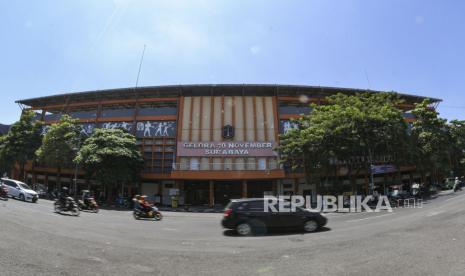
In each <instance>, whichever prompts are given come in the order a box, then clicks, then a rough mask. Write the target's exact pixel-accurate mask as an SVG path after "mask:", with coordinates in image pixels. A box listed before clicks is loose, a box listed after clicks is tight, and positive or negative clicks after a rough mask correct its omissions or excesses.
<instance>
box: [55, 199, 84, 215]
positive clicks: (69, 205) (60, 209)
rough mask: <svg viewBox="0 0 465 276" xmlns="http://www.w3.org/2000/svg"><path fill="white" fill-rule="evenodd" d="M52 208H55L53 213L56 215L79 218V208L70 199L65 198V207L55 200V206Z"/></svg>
mask: <svg viewBox="0 0 465 276" xmlns="http://www.w3.org/2000/svg"><path fill="white" fill-rule="evenodd" d="M54 207H55V212H56V213H60V214H61V213H70V214H71V215H73V216H76V217H77V216H79V213H80V211H79V207H78V205H77V203H76V202H75V201H74V199H73V198H72V197H67V198H66V203H65V205H64V206H63V205H62V204H61V202H60V200H59V199H58V200H56V201H55V204H54Z"/></svg>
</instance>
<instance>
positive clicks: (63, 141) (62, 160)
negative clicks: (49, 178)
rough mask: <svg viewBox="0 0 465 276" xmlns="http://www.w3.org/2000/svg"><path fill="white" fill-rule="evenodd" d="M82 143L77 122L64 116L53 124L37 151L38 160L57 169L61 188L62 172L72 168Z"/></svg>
mask: <svg viewBox="0 0 465 276" xmlns="http://www.w3.org/2000/svg"><path fill="white" fill-rule="evenodd" d="M80 142H81V135H80V128H79V126H78V125H77V120H75V119H72V118H71V117H70V116H68V115H63V116H62V117H61V119H60V121H59V122H58V123H56V124H52V125H51V126H50V129H49V130H48V132H47V133H46V134H45V135H44V137H43V139H42V145H41V147H40V148H39V149H38V150H37V151H36V156H37V159H38V160H39V161H40V162H44V163H45V164H46V165H47V166H50V167H53V168H56V169H57V185H58V187H60V186H61V171H62V169H63V168H70V167H72V164H73V159H74V158H75V156H76V153H77V150H78V147H79V144H80Z"/></svg>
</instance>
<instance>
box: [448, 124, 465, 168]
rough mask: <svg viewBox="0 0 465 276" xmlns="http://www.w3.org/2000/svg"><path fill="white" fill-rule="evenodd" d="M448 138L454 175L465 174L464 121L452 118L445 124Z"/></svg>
mask: <svg viewBox="0 0 465 276" xmlns="http://www.w3.org/2000/svg"><path fill="white" fill-rule="evenodd" d="M447 131H448V134H449V138H450V143H449V145H450V161H451V166H452V170H453V172H454V173H455V175H460V176H463V175H465V121H459V120H452V121H450V122H449V123H448V124H447Z"/></svg>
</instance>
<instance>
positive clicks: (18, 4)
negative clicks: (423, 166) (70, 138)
mask: <svg viewBox="0 0 465 276" xmlns="http://www.w3.org/2000/svg"><path fill="white" fill-rule="evenodd" d="M464 12H465V1H455V0H450V1H433V0H409V1H404V0H377V1H371V0H364V1H362V0H321V1H312V0H308V1H307V0H305V1H293V0H287V1H286V0H284V1H273V0H256V1H254V0H247V1H245V0H243V1H241V0H230V1H221V0H212V1H207V0H197V1H194V0H192V1H176V0H168V1H157V0H132V1H130V0H127V1H126V0H98V1H95V0H89V1H78V0H73V1H71V0H55V1H52V0H41V1H30V0H15V1H10V0H0V39H1V43H0V95H1V99H2V100H1V101H0V123H3V124H9V123H12V122H14V121H16V120H17V119H18V117H19V114H20V107H19V106H18V105H17V104H16V103H15V101H16V100H18V99H26V98H33V97H39V96H47V95H53V94H59V93H66V92H79V91H88V90H98V89H108V88H119V87H133V86H134V85H135V82H136V78H137V72H138V67H139V62H140V57H141V54H142V50H143V48H144V45H146V51H145V57H144V60H143V64H142V71H141V74H140V80H139V86H153V85H167V84H206V83H213V84H220V83H239V84H243V83H248V84H253V83H256V84H297V85H299V84H300V85H320V86H333V87H334V86H335V87H349V88H363V89H373V90H382V91H396V92H402V93H408V94H415V95H422V96H427V97H435V98H440V99H443V102H442V103H440V105H439V108H438V110H439V112H440V114H441V116H442V117H445V118H447V119H465V70H464V68H465V16H463V14H464Z"/></svg>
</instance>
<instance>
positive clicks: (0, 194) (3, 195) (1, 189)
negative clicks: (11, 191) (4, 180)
mask: <svg viewBox="0 0 465 276" xmlns="http://www.w3.org/2000/svg"><path fill="white" fill-rule="evenodd" d="M0 199H3V200H5V201H7V200H8V188H7V187H6V186H5V185H2V184H0Z"/></svg>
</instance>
